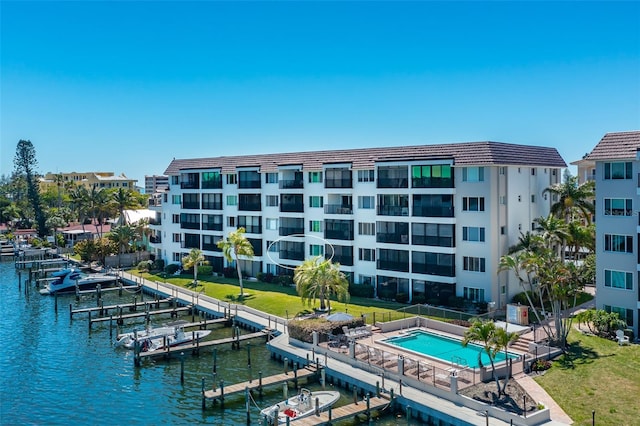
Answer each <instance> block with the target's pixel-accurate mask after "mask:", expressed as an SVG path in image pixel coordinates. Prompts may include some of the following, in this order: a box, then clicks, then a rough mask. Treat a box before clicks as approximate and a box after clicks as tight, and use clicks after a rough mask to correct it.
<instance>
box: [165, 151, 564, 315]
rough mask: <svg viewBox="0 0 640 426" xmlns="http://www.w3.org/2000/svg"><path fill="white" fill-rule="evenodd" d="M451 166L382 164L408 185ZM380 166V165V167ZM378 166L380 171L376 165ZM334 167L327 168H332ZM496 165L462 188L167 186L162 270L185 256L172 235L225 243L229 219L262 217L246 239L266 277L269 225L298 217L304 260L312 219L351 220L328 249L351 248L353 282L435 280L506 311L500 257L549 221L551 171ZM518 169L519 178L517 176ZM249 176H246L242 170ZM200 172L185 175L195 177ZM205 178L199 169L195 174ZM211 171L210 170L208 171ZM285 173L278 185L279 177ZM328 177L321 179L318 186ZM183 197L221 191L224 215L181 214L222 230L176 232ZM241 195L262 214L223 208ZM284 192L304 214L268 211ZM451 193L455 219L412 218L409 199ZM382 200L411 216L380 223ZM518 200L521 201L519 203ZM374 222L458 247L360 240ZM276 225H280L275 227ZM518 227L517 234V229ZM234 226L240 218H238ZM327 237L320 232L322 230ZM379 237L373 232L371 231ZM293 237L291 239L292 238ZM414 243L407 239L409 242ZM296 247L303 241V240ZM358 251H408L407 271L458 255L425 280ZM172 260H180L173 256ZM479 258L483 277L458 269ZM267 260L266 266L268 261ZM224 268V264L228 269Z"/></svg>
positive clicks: (506, 282) (508, 292)
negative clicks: (431, 229)
mask: <svg viewBox="0 0 640 426" xmlns="http://www.w3.org/2000/svg"><path fill="white" fill-rule="evenodd" d="M447 163H448V164H451V160H437V161H402V162H397V163H383V165H384V166H389V165H394V164H395V165H403V166H407V167H408V177H409V182H411V165H425V164H447ZM381 164H382V163H381ZM381 164H379V165H381ZM333 166H334V165H331V167H333ZM500 168H501V167H500V166H497V165H490V166H487V165H485V166H484V181H482V182H463V180H462V167H455V165H454V168H453V172H454V182H455V187H454V188H415V189H414V188H411V185H409V188H377V183H376V182H377V181H378V176H377V168H376V172H375V182H358V171H357V170H352V173H353V174H352V182H353V188H325V186H324V182H323V183H310V182H309V171H307V170H304V171H303V172H304V173H303V182H304V188H303V189H280V188H279V185H278V184H267V183H265V177H264V173H262V174H261V188H257V189H238V186H237V185H227V183H226V175H225V174H223V175H222V183H223V185H222V186H223V188H222V190H213V189H212V190H202V189H201V190H181V189H180V184H179V183H178V184H177V185H175V184H171V181H172V179H171V177H170V178H169V182H170V188H169V193H168V196H167V197H168V198H167V202H166V203H163V205H162V226H161V229H162V257H163V258H164V259H165V262H166V263H167V264H169V263H176V261H174V259H179V258H181V257H182V256H183V255H184V254H186V253H187V252H188V250H189V249H187V248H181V246H180V243H178V242H173V237H172V235H173V234H175V233H177V234H181V235H183V234H184V233H200V234H204V233H206V234H211V235H219V236H226V235H227V234H228V233H229V232H231V231H233V230H235V229H236V227H228V226H227V224H228V217H230V216H235V217H236V218H237V216H238V215H247V216H257V215H261V216H262V234H261V235H258V234H248V237H250V238H261V239H262V241H263V247H262V248H263V256H261V257H257V256H256V257H254V259H253V260H254V261H262V262H263V264H262V271H263V272H267V264H271V263H273V262H274V261H275V262H279V261H280V259H279V257H278V253H269V255H270V256H268V255H267V248H268V247H267V241H276V240H278V239H281V237H280V235H279V232H278V231H277V230H267V229H266V225H267V223H266V222H267V218H274V219H275V218H278V219H280V218H282V217H303V218H304V229H305V234H306V237H305V238H304V241H305V258H308V257H309V247H310V245H312V244H323V242H322V241H321V240H320V239H324V232H321V233H312V232H310V231H309V222H310V221H311V220H323V221H324V220H326V219H328V218H335V219H341V220H353V227H354V238H353V241H344V240H329V242H330V243H333V244H337V245H345V246H352V247H353V260H354V264H353V266H344V267H343V268H342V269H343V270H344V271H345V272H351V273H353V279H354V282H356V283H359V282H360V276H371V277H376V276H378V275H386V276H392V277H397V278H406V279H409V282H410V286H411V284H412V281H411V280H412V279H417V280H423V281H432V282H440V283H448V284H456V295H457V296H462V295H463V288H464V287H473V288H480V289H483V290H484V299H485V301H487V302H489V301H495V302H497V303H496V307H498V308H500V307H504V305H505V304H506V303H508V302H509V301H510V299H511V297H512V296H513V295H514V294H516V293H518V292H520V291H522V289H521V288H520V287H519V285H518V283H517V281H516V280H515V279H514V278H513V277H512V276H511V274H508V273H502V274H498V272H497V269H498V264H499V260H500V256H502V255H504V254H506V253H507V249H508V247H509V246H512V245H514V244H516V243H517V242H518V238H519V236H520V232H521V231H522V232H523V233H525V232H527V231H528V230H530V229H531V223H532V222H533V219H534V218H536V217H540V216H546V215H547V214H548V212H549V206H550V204H551V200H546V201H545V200H544V199H543V195H542V191H543V190H544V189H545V188H547V187H548V186H549V185H550V184H551V183H552V182H553V180H552V179H553V178H552V176H551V169H547V173H544V172H543V170H544V169H543V168H537V172H536V175H532V174H531V169H530V167H523V166H520V167H517V166H505V167H504V169H505V172H506V173H505V174H500ZM518 169H520V172H518ZM241 170H247V169H241ZM196 171H197V170H189V171H188V172H190V173H193V172H196ZM200 171H203V170H200ZM207 171H208V170H207ZM282 175H283V173H282V171H281V172H280V176H279V178H280V179H281V178H282ZM559 176H560V169H557V177H554V178H555V179H556V180H557V181H559ZM325 177H326V175H323V181H324V178H325ZM183 192H222V204H223V210H222V211H219V210H193V209H190V210H184V211H183V212H187V213H194V214H222V215H223V216H224V219H223V225H224V226H223V231H198V230H190V229H181V228H180V224H179V223H172V215H174V214H177V215H179V214H180V212H181V206H180V205H174V204H172V196H173V195H181V194H182V193H183ZM239 193H251V194H253V193H260V194H261V202H262V211H261V212H250V211H247V212H242V211H238V208H237V206H228V205H227V203H226V201H227V200H226V198H227V195H236V196H237V195H238V194H239ZM281 193H300V194H303V202H304V213H287V212H281V211H280V207H267V206H266V197H267V195H277V196H279V195H280V194H281ZM416 193H420V194H452V195H453V197H454V203H453V204H454V216H453V217H417V216H411V215H410V214H411V209H412V198H411V196H412V194H416ZM336 194H341V195H351V196H352V205H353V214H351V215H349V214H339V215H330V214H325V213H324V208H311V207H309V197H310V196H312V195H321V196H323V198H324V200H323V201H324V205H325V206H326V205H327V204H331V203H330V201H329V196H330V195H336ZM379 194H406V195H408V196H409V212H408V215H406V216H378V215H377V210H376V209H377V207H378V206H377V202H378V200H377V196H378V195H379ZM532 194H535V196H536V202H535V203H531V195H532ZM359 196H372V197H374V200H375V207H376V208H374V209H360V208H358V197H359ZM518 196H520V201H518ZM464 197H484V202H485V211H484V212H464V211H462V205H463V198H464ZM501 197H504V198H505V200H506V203H504V204H502V203H501V202H500V201H501ZM379 221H389V222H404V223H408V224H409V233H411V223H412V222H413V223H440V224H454V225H455V247H435V246H422V245H420V246H412V244H411V243H410V242H411V239H410V240H409V244H395V243H377V242H376V237H375V236H368V235H359V233H358V223H360V222H370V223H375V222H379ZM279 225H280V226H281V224H279ZM519 225H520V226H521V227H519ZM236 226H237V219H236ZM464 226H471V227H483V228H485V241H484V242H470V241H463V240H462V235H463V227H464ZM501 227H504V229H505V234H504V235H503V234H501ZM323 231H324V228H323ZM376 231H377V230H376ZM294 238H297V237H292V239H294ZM410 238H411V236H410ZM300 240H301V239H300ZM360 248H369V249H375V250H376V260H378V257H377V256H378V252H377V250H379V249H384V248H389V249H394V250H405V251H409V253H410V258H409V263H410V265H411V252H412V251H419V252H430V253H446V254H454V255H455V265H456V266H455V276H454V277H447V276H439V275H426V274H417V273H411V272H398V271H387V270H379V269H377V266H376V264H377V262H369V261H360V260H359V257H358V254H359V249H360ZM175 253H178V254H177V255H175ZM204 254H205V255H207V256H221V254H220V253H214V252H207V251H205V252H204ZM465 256H468V257H477V258H484V259H485V266H486V269H485V272H471V271H465V270H464V269H463V258H464V257H465ZM270 258H271V259H270ZM283 263H285V264H286V265H294V266H295V265H296V264H299V263H301V262H300V261H293V260H284V261H283ZM225 264H226V262H225ZM501 286H504V287H505V292H504V293H502V292H501Z"/></svg>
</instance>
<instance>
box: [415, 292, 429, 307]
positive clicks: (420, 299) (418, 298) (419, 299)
mask: <svg viewBox="0 0 640 426" xmlns="http://www.w3.org/2000/svg"><path fill="white" fill-rule="evenodd" d="M412 301H413V304H415V305H424V304H425V303H426V302H427V296H425V295H424V294H414V295H413V299H412Z"/></svg>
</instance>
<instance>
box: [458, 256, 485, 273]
mask: <svg viewBox="0 0 640 426" xmlns="http://www.w3.org/2000/svg"><path fill="white" fill-rule="evenodd" d="M462 261H463V266H462V269H464V270H465V271H473V272H485V260H484V257H470V256H464V257H463V258H462Z"/></svg>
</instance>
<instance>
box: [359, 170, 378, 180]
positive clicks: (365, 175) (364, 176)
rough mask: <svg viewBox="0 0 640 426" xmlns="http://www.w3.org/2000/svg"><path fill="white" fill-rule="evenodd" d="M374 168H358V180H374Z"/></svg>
mask: <svg viewBox="0 0 640 426" xmlns="http://www.w3.org/2000/svg"><path fill="white" fill-rule="evenodd" d="M373 181H374V172H373V170H358V182H373Z"/></svg>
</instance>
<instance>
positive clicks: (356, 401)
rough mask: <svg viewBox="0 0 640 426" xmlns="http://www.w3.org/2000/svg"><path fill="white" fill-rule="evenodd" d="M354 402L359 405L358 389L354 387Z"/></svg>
mask: <svg viewBox="0 0 640 426" xmlns="http://www.w3.org/2000/svg"><path fill="white" fill-rule="evenodd" d="M353 404H354V405H358V389H357V388H356V387H355V386H354V387H353Z"/></svg>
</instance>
